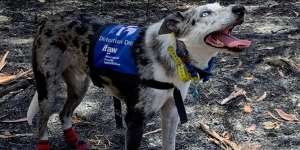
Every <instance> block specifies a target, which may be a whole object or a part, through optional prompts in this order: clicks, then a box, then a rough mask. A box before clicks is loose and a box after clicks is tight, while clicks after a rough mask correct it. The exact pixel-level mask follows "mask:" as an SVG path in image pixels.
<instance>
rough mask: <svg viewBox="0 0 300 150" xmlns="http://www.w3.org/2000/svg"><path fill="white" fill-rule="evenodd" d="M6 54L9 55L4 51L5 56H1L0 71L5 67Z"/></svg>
mask: <svg viewBox="0 0 300 150" xmlns="http://www.w3.org/2000/svg"><path fill="white" fill-rule="evenodd" d="M8 53H9V51H6V52H5V54H4V55H3V57H2V58H1V61H0V71H1V70H2V69H3V67H4V66H5V65H6V58H7V55H8Z"/></svg>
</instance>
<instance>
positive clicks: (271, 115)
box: [266, 111, 284, 122]
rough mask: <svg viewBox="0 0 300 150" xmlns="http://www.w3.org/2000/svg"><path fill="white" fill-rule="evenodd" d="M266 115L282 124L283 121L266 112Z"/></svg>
mask: <svg viewBox="0 0 300 150" xmlns="http://www.w3.org/2000/svg"><path fill="white" fill-rule="evenodd" d="M266 114H267V115H269V116H270V117H272V118H273V119H275V120H277V121H281V122H283V121H284V120H282V119H279V118H277V117H276V116H274V115H273V114H272V113H271V112H269V111H267V112H266Z"/></svg>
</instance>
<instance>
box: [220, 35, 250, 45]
mask: <svg viewBox="0 0 300 150" xmlns="http://www.w3.org/2000/svg"><path fill="white" fill-rule="evenodd" d="M217 39H218V40H219V41H221V42H222V43H223V44H224V46H226V47H229V48H247V47H249V46H250V45H251V41H249V40H241V39H238V38H236V37H234V36H232V35H229V34H225V33H223V34H218V36H217Z"/></svg>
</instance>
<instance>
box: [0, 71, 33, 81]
mask: <svg viewBox="0 0 300 150" xmlns="http://www.w3.org/2000/svg"><path fill="white" fill-rule="evenodd" d="M30 73H32V70H28V71H25V72H21V73H18V74H16V75H2V76H0V85H6V84H9V83H11V82H12V81H14V80H17V79H19V78H21V77H23V76H26V75H28V74H30Z"/></svg>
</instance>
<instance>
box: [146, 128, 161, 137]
mask: <svg viewBox="0 0 300 150" xmlns="http://www.w3.org/2000/svg"><path fill="white" fill-rule="evenodd" d="M160 131H161V128H159V129H156V130H153V131H150V132H147V133H145V134H143V137H145V136H147V135H149V134H154V133H157V132H160Z"/></svg>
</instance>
